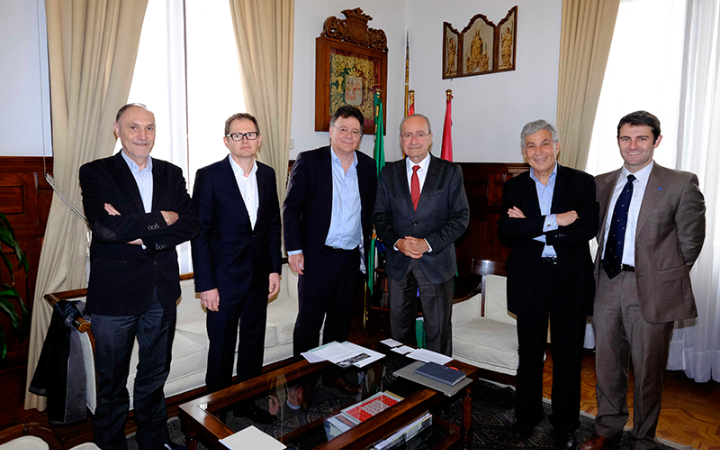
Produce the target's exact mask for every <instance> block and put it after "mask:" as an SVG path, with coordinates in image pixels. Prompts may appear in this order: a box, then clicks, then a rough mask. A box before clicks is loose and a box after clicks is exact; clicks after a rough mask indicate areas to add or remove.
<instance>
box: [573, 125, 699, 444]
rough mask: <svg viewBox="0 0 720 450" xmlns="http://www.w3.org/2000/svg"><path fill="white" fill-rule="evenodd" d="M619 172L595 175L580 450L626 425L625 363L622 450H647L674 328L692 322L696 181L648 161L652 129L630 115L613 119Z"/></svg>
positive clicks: (657, 138)
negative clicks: (627, 449) (590, 421)
mask: <svg viewBox="0 0 720 450" xmlns="http://www.w3.org/2000/svg"><path fill="white" fill-rule="evenodd" d="M617 138H618V145H619V147H620V155H621V156H622V158H623V160H624V161H625V164H624V165H623V167H622V168H620V169H619V170H616V171H614V172H610V173H606V174H603V175H598V176H597V177H595V182H596V184H597V195H598V202H599V203H600V214H601V216H600V219H601V220H600V224H601V226H600V231H599V232H598V236H597V240H598V253H597V257H596V259H595V276H596V279H597V286H598V288H597V294H596V296H595V310H594V314H593V321H594V324H595V332H596V341H597V343H596V356H595V371H596V373H597V386H596V391H597V402H598V414H597V417H596V418H595V433H596V434H594V435H593V436H591V437H590V438H589V439H588V440H587V441H585V443H584V444H583V445H582V446H581V447H580V448H581V449H583V450H591V449H606V448H611V447H612V446H614V445H615V444H617V443H618V442H619V441H620V437H621V434H622V430H623V426H624V425H625V423H626V422H627V420H628V406H627V401H626V394H627V384H628V361H632V365H633V373H634V378H635V390H634V401H633V409H634V413H633V429H632V430H631V431H630V432H629V439H630V445H631V448H634V449H649V448H656V447H657V445H658V443H657V438H656V437H655V429H656V427H657V422H658V418H659V416H660V401H661V398H662V390H663V376H664V373H665V367H666V365H667V358H668V349H669V345H670V338H671V337H672V331H673V323H674V322H675V321H676V320H682V319H689V318H693V317H697V310H696V308H695V299H694V297H693V293H692V288H691V286H690V269H691V268H692V265H693V263H694V262H695V260H696V259H697V257H698V254H699V253H700V249H701V248H702V245H703V241H704V240H705V201H704V199H703V195H702V193H701V192H700V189H699V188H698V178H697V176H696V175H695V174H692V173H688V172H681V171H677V170H671V169H666V168H665V167H661V166H660V165H658V164H656V163H655V162H654V161H653V151H654V150H655V148H657V147H658V145H660V142H661V141H662V136H661V135H660V121H659V120H658V119H657V117H655V116H654V115H652V114H650V113H648V112H645V111H637V112H634V113H631V114H628V115H627V116H625V117H623V118H622V119H620V123H619V124H618V134H617Z"/></svg>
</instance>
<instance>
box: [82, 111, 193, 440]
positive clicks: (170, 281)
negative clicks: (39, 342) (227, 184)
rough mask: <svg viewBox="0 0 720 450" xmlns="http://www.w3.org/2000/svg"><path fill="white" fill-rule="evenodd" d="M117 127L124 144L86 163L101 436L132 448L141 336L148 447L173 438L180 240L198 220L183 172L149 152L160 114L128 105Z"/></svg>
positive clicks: (141, 433) (141, 407)
mask: <svg viewBox="0 0 720 450" xmlns="http://www.w3.org/2000/svg"><path fill="white" fill-rule="evenodd" d="M115 134H116V135H117V136H118V137H119V138H120V141H121V142H122V147H123V148H122V151H120V152H118V153H117V154H115V155H114V156H111V157H109V158H104V159H98V160H96V161H93V162H90V163H87V164H85V165H83V166H82V167H81V168H80V186H81V188H82V195H83V206H84V208H85V215H86V216H87V219H88V223H89V225H90V229H91V230H92V243H91V245H90V281H89V283H88V293H87V311H88V312H89V313H90V314H92V319H91V320H92V330H93V336H94V337H95V368H96V372H97V396H98V404H97V409H96V410H95V418H94V420H93V425H94V440H95V443H96V444H97V445H98V446H99V447H100V448H102V449H126V448H127V441H126V439H125V421H126V420H127V414H128V409H129V400H128V392H127V389H126V387H125V386H126V384H127V377H128V372H129V369H130V355H131V353H132V348H133V343H134V341H135V338H136V337H137V340H138V344H139V350H140V361H139V364H138V369H137V375H136V376H135V388H134V390H135V391H134V397H133V399H134V406H135V421H136V423H137V442H138V446H139V448H141V449H160V448H165V445H166V444H168V443H169V442H170V439H169V435H168V430H167V424H166V422H167V411H166V409H165V397H164V395H163V386H164V385H165V380H166V379H167V376H168V372H169V371H170V360H171V358H172V355H171V348H172V341H173V337H174V336H175V320H176V310H175V304H176V302H177V300H178V299H179V298H180V277H179V269H178V262H177V253H176V252H175V246H176V245H178V244H180V243H182V242H184V241H187V240H190V239H191V238H192V237H193V236H194V234H195V233H196V232H197V228H198V222H197V218H196V217H195V215H194V214H193V213H192V204H191V201H190V196H189V195H188V193H187V188H186V187H185V179H184V178H183V174H182V170H181V169H180V168H178V167H176V166H174V165H172V164H170V163H167V162H165V161H161V160H159V159H152V158H150V151H151V150H152V148H153V145H154V143H155V116H154V115H153V114H152V113H151V112H150V111H148V110H147V109H146V108H145V106H144V105H140V104H130V105H125V106H123V107H122V108H121V109H120V110H119V111H118V114H117V119H116V122H115Z"/></svg>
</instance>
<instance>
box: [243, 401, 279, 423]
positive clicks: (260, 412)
mask: <svg viewBox="0 0 720 450" xmlns="http://www.w3.org/2000/svg"><path fill="white" fill-rule="evenodd" d="M233 414H234V415H235V417H245V418H247V419H250V420H252V421H253V422H255V423H262V424H270V423H275V421H276V420H277V417H275V416H273V415H272V414H270V413H269V412H267V411H265V410H264V409H262V408H260V407H259V406H257V405H256V404H254V403H252V404H244V405H241V406H237V407H235V409H234V410H233Z"/></svg>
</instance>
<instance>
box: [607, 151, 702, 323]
mask: <svg viewBox="0 0 720 450" xmlns="http://www.w3.org/2000/svg"><path fill="white" fill-rule="evenodd" d="M620 172H621V169H618V170H616V171H614V172H609V173H605V174H602V175H598V176H597V177H595V183H596V185H597V195H598V202H599V203H600V231H599V232H598V235H597V240H598V253H597V256H596V258H595V277H596V279H597V276H598V274H599V271H600V270H601V268H600V262H601V259H602V254H603V249H604V246H605V242H604V240H605V223H606V219H607V214H612V212H611V211H608V208H609V205H610V201H611V199H612V194H613V190H614V188H615V184H616V183H617V179H618V176H619V175H620ZM704 240H705V200H704V198H703V195H702V193H701V192H700V189H699V187H698V178H697V176H696V175H695V174H693V173H690V172H681V171H679V170H672V169H667V168H665V167H662V166H660V165H658V164H657V163H655V166H654V167H653V169H652V172H650V177H649V178H648V185H647V188H646V189H645V195H644V196H643V200H642V205H641V207H640V213H639V215H638V223H637V231H636V233H635V275H636V278H637V287H638V297H639V300H640V312H641V314H642V316H643V319H645V320H646V321H648V322H650V323H662V322H673V321H676V320H682V319H689V318H692V317H697V309H696V308H695V297H694V296H693V292H692V286H691V285H690V269H691V268H692V265H693V264H694V263H695V260H696V259H697V257H698V255H699V254H700V250H701V249H702V245H703V241H704ZM596 299H597V295H596Z"/></svg>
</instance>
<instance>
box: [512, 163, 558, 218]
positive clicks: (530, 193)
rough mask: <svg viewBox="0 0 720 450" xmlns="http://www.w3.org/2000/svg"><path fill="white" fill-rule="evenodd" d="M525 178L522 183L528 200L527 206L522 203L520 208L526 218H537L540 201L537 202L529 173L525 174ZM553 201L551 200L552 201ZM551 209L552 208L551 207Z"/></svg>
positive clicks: (539, 213)
mask: <svg viewBox="0 0 720 450" xmlns="http://www.w3.org/2000/svg"><path fill="white" fill-rule="evenodd" d="M525 173H526V174H527V177H526V178H525V180H524V181H523V183H524V190H525V195H526V196H527V198H528V201H527V204H526V203H525V202H523V207H522V208H520V209H521V210H522V212H523V213H524V214H525V215H526V216H527V217H535V216H539V215H541V214H542V213H541V212H540V201H539V200H538V194H537V188H536V187H535V180H533V179H532V177H531V176H530V172H529V171H528V172H525ZM556 191H557V189H556ZM554 200H555V199H553V201H554ZM551 207H552V206H551Z"/></svg>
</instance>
